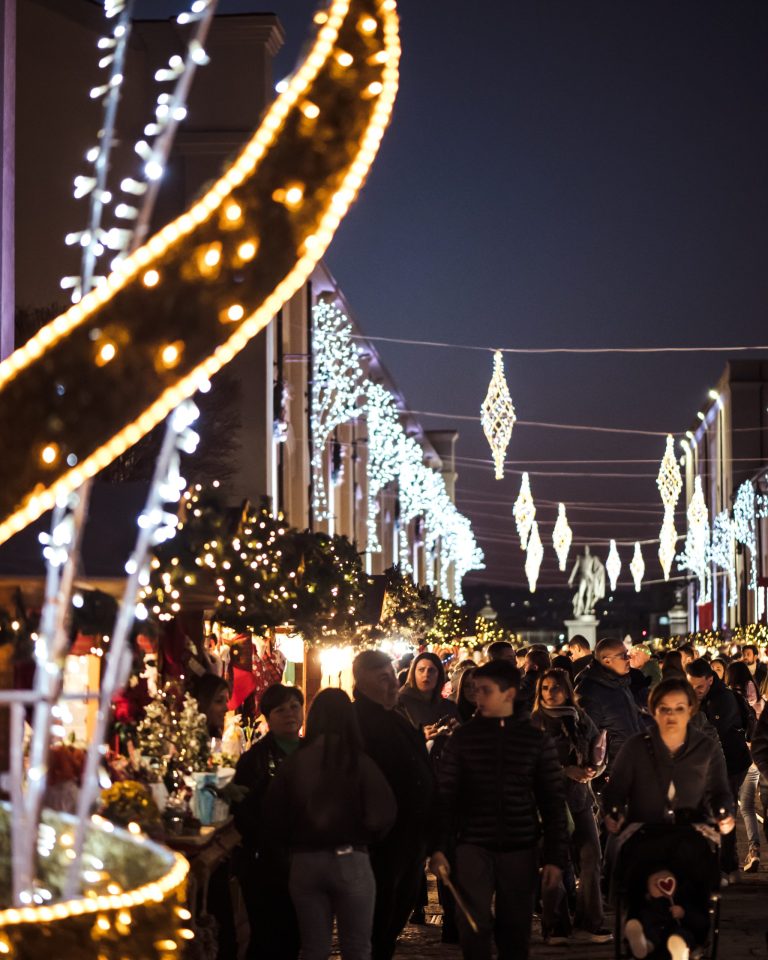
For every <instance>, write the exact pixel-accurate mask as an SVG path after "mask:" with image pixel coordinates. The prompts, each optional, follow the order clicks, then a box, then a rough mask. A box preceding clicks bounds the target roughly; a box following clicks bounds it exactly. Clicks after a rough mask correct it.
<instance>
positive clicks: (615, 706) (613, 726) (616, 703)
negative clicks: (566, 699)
mask: <svg viewBox="0 0 768 960" xmlns="http://www.w3.org/2000/svg"><path fill="white" fill-rule="evenodd" d="M576 693H577V695H578V700H579V706H580V707H581V709H582V710H583V711H584V712H585V713H587V714H589V717H590V719H591V720H592V722H593V723H594V725H595V726H596V727H597V729H598V730H607V731H608V754H607V756H606V767H607V771H608V774H610V772H611V767H612V766H613V762H614V760H615V759H616V756H617V755H618V752H619V750H620V749H621V748H622V746H623V745H624V744H625V743H626V741H627V740H629V738H630V737H633V736H634V735H635V734H636V733H642V732H643V730H644V729H645V728H644V725H643V721H642V719H641V717H640V710H639V709H638V706H637V703H636V702H635V698H634V697H633V695H632V688H631V685H630V678H629V676H628V675H627V676H623V677H622V676H619V675H618V674H617V673H614V672H613V671H612V670H608V669H607V668H606V667H604V666H603V665H602V664H601V663H598V662H597V660H595V661H593V662H592V663H591V664H590V665H589V666H588V667H587V668H586V669H584V670H582V672H581V673H580V674H579V677H578V680H577V682H576Z"/></svg>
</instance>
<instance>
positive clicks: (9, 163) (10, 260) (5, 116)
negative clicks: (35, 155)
mask: <svg viewBox="0 0 768 960" xmlns="http://www.w3.org/2000/svg"><path fill="white" fill-rule="evenodd" d="M0 56H1V57H2V74H0V76H2V81H1V83H2V85H1V86H0V143H1V144H2V149H1V150H0V163H2V175H1V176H0V237H2V243H1V244H0V359H4V358H5V357H7V356H8V354H9V353H12V352H13V347H14V313H15V310H16V296H15V278H14V274H15V269H16V266H15V256H14V251H15V240H14V193H15V189H16V173H15V158H16V146H15V133H16V126H15V122H14V118H15V111H16V0H4V2H3V3H2V4H1V5H0Z"/></svg>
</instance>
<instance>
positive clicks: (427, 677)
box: [397, 653, 459, 741]
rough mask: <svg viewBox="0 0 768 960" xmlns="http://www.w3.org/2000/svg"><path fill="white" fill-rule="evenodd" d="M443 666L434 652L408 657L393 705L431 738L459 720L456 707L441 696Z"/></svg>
mask: <svg viewBox="0 0 768 960" xmlns="http://www.w3.org/2000/svg"><path fill="white" fill-rule="evenodd" d="M444 686H445V667H444V666H443V662H442V660H441V659H440V657H438V656H437V654H436V653H420V654H419V655H418V656H416V657H414V658H413V660H412V661H411V666H410V667H409V669H408V677H407V679H406V681H405V683H404V684H403V686H402V687H401V688H400V693H399V694H398V696H397V709H398V711H399V712H400V713H402V715H403V716H404V717H405V718H406V720H407V721H408V722H409V723H410V724H411V726H413V727H415V728H416V729H417V730H421V731H422V732H423V733H424V737H425V738H426V740H428V741H429V740H435V739H436V738H437V737H439V736H440V735H441V734H442V733H446V732H447V731H448V730H449V729H450V728H451V727H453V726H456V725H457V724H458V723H459V710H458V707H457V706H456V704H455V703H454V702H453V700H448V699H447V697H444V696H443V687H444Z"/></svg>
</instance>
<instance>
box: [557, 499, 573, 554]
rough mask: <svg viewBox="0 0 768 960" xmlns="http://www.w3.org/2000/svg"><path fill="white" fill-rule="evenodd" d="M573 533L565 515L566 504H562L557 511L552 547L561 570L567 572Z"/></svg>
mask: <svg viewBox="0 0 768 960" xmlns="http://www.w3.org/2000/svg"><path fill="white" fill-rule="evenodd" d="M572 540H573V532H572V531H571V528H570V527H569V526H568V518H567V516H566V514H565V504H564V503H561V504H560V505H559V507H558V509H557V521H556V522H555V526H554V529H553V530H552V546H553V547H554V548H555V553H556V554H557V561H558V564H559V566H560V569H561V570H565V565H566V563H567V562H568V551H569V550H570V549H571V541H572Z"/></svg>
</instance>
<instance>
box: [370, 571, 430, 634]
mask: <svg viewBox="0 0 768 960" xmlns="http://www.w3.org/2000/svg"><path fill="white" fill-rule="evenodd" d="M384 575H385V577H386V579H387V589H386V593H385V595H384V606H383V609H382V612H381V619H380V621H379V626H380V628H381V630H382V631H383V632H384V633H386V634H395V635H400V636H404V637H406V638H408V639H409V640H412V641H413V642H416V643H419V642H421V641H422V640H423V639H424V638H425V636H426V635H427V633H428V632H429V629H430V624H432V623H433V622H434V618H435V612H436V607H435V602H436V598H435V596H434V594H433V593H432V591H431V590H429V589H428V588H421V589H419V588H418V587H417V586H416V584H415V583H414V582H413V580H412V579H411V578H410V577H409V576H408V575H407V574H405V573H404V572H403V571H402V570H401V569H400V567H398V566H394V567H390V568H389V569H388V570H385V571H384Z"/></svg>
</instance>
